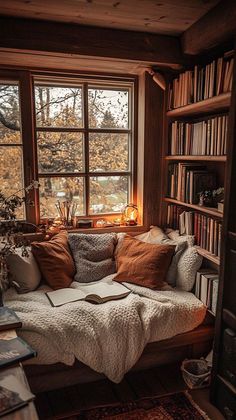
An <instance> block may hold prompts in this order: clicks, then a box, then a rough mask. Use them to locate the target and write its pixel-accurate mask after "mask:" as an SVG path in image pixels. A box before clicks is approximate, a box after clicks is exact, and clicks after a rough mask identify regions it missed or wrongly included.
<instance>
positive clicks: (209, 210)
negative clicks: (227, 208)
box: [164, 197, 223, 219]
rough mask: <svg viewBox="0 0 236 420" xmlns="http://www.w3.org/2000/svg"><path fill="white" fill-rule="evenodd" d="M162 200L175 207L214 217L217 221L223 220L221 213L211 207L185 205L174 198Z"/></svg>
mask: <svg viewBox="0 0 236 420" xmlns="http://www.w3.org/2000/svg"><path fill="white" fill-rule="evenodd" d="M164 200H165V201H166V202H167V203H171V204H176V205H177V206H183V207H188V208H190V209H194V210H197V211H199V212H201V213H205V214H208V215H209V216H215V217H218V218H219V219H223V213H221V212H219V211H218V210H217V209H215V208H213V207H204V206H199V205H198V204H190V203H185V202H184V201H179V200H175V199H174V198H168V197H166V198H165V199H164Z"/></svg>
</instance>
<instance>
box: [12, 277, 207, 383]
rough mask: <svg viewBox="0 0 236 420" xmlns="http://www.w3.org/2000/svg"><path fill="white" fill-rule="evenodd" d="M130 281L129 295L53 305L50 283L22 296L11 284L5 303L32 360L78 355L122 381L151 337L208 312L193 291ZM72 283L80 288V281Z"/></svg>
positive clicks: (185, 326) (192, 324)
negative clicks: (17, 321) (30, 350)
mask: <svg viewBox="0 0 236 420" xmlns="http://www.w3.org/2000/svg"><path fill="white" fill-rule="evenodd" d="M112 277H113V276H110V279H111V278H112ZM107 281H109V278H107ZM125 286H127V287H128V288H130V289H131V290H132V292H133V293H130V294H129V295H128V296H127V297H125V298H124V299H120V300H116V301H110V302H107V303H104V304H101V305H94V304H92V303H89V302H86V301H78V302H73V303H70V304H67V305H63V306H60V307H58V308H54V307H52V306H51V305H50V302H49V300H48V298H47V297H46V295H45V292H46V291H49V290H50V288H49V287H48V286H46V285H44V286H40V287H39V288H38V289H37V290H36V291H34V292H30V293H27V294H22V295H18V294H17V292H16V291H15V290H14V289H13V288H11V289H9V290H8V291H7V292H6V294H5V299H4V300H5V304H6V305H7V306H8V307H10V308H12V309H13V310H15V311H16V313H17V315H18V316H19V317H20V319H21V321H22V323H23V326H22V328H20V329H19V331H18V335H19V336H20V337H22V338H23V339H25V340H26V341H27V342H28V343H29V344H30V345H31V346H32V347H33V348H34V349H35V350H36V351H37V354H38V356H37V357H36V358H33V359H30V360H29V361H28V363H31V364H32V363H37V364H52V363H58V362H61V363H65V364H67V365H73V363H74V361H75V358H76V359H78V360H80V361H81V362H82V363H85V364H86V365H88V366H90V367H91V368H92V369H94V370H95V371H97V372H102V373H104V374H105V375H106V376H107V377H108V378H109V379H110V380H112V381H114V382H119V381H121V380H122V378H123V376H124V374H125V373H126V372H127V371H128V370H130V369H131V367H132V366H133V365H134V364H135V363H136V362H137V360H138V359H139V357H140V356H141V354H142V352H143V349H144V347H145V345H146V344H147V343H148V342H153V341H159V340H164V339H167V338H170V337H173V336H174V335H176V334H181V333H184V332H187V331H190V330H192V329H194V328H196V327H197V326H198V325H200V324H201V323H202V321H203V319H204V317H205V313H206V308H205V306H204V305H203V303H202V302H200V300H198V299H197V298H196V297H195V296H194V295H193V294H192V293H188V292H182V291H178V290H177V291H174V290H168V291H154V290H151V289H148V288H146V287H140V286H137V285H134V284H130V283H125ZM71 287H72V288H77V287H78V282H73V283H72V285H71Z"/></svg>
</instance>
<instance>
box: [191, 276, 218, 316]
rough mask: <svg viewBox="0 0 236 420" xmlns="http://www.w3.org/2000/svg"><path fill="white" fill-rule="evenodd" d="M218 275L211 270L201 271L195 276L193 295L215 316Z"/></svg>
mask: <svg viewBox="0 0 236 420" xmlns="http://www.w3.org/2000/svg"><path fill="white" fill-rule="evenodd" d="M218 286H219V274H218V273H217V272H215V271H214V270H211V269H206V268H205V269H204V268H203V269H201V270H199V271H198V272H197V274H196V283H195V295H196V296H197V298H198V299H200V300H201V301H202V302H203V303H204V304H205V305H206V306H207V308H208V309H209V310H210V311H211V312H212V313H213V314H214V315H216V306H217V297H218Z"/></svg>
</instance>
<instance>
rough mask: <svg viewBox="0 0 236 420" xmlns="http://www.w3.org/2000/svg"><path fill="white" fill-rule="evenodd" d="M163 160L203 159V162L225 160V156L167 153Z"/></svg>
mask: <svg viewBox="0 0 236 420" xmlns="http://www.w3.org/2000/svg"><path fill="white" fill-rule="evenodd" d="M164 159H165V160H172V161H189V162H191V161H199V162H200V161H204V162H226V156H209V155H205V156H198V155H167V156H164Z"/></svg>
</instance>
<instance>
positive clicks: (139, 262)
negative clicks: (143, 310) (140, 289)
mask: <svg viewBox="0 0 236 420" xmlns="http://www.w3.org/2000/svg"><path fill="white" fill-rule="evenodd" d="M174 250H175V246H173V245H156V244H155V245H154V244H149V243H145V242H142V241H140V240H139V239H136V238H132V237H131V236H129V235H126V236H125V237H124V239H123V242H122V246H121V247H120V249H119V251H118V253H117V256H116V264H117V274H116V276H115V277H114V280H115V281H118V282H124V281H126V282H128V283H135V284H139V285H140V286H145V287H150V288H151V289H162V288H163V287H164V286H166V283H165V279H166V274H167V270H168V268H169V265H170V263H171V258H172V256H173V254H174Z"/></svg>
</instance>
